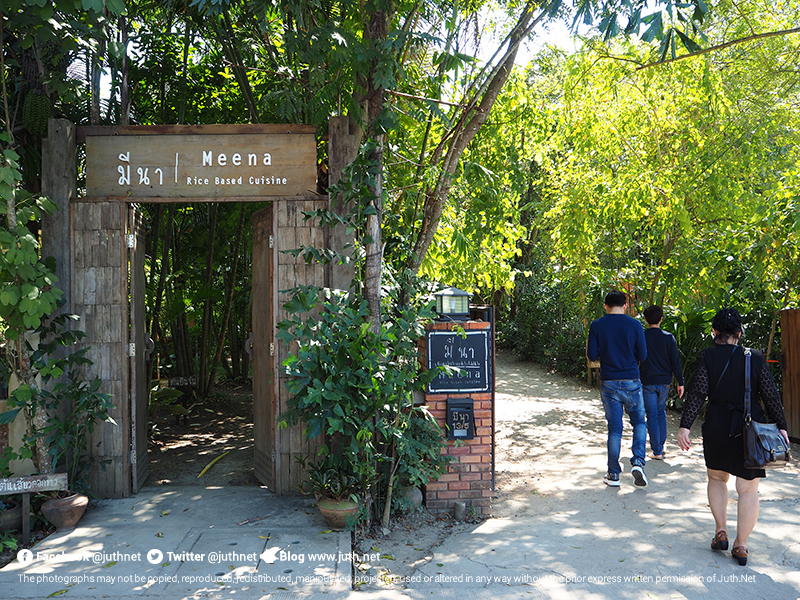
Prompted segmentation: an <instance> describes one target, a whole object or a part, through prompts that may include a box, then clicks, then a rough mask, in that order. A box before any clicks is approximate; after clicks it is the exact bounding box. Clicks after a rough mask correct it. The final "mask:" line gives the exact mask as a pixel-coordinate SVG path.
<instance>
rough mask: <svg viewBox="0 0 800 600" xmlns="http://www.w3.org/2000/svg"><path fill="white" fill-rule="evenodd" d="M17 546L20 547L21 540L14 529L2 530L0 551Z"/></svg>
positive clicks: (0, 533)
mask: <svg viewBox="0 0 800 600" xmlns="http://www.w3.org/2000/svg"><path fill="white" fill-rule="evenodd" d="M17 548H19V540H17V536H16V535H14V533H13V531H0V552H5V551H6V550H16V549H17Z"/></svg>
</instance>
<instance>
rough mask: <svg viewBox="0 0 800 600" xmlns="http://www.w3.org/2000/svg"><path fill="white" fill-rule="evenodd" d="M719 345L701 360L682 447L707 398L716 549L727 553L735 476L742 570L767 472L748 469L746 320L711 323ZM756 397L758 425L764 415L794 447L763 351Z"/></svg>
mask: <svg viewBox="0 0 800 600" xmlns="http://www.w3.org/2000/svg"><path fill="white" fill-rule="evenodd" d="M711 328H712V333H713V334H714V345H713V346H712V347H711V348H706V349H705V350H702V351H701V352H700V354H698V356H697V364H696V366H695V372H694V376H693V377H692V382H691V384H690V385H689V393H688V395H687V396H686V404H685V405H684V408H683V418H682V419H681V426H680V429H679V430H678V445H679V446H680V447H681V449H682V450H688V449H689V429H690V428H691V426H692V423H693V422H694V420H695V419H696V418H697V415H698V413H699V412H700V409H701V407H702V406H703V403H704V402H705V400H706V398H708V408H707V409H706V418H705V422H704V423H703V428H702V431H703V454H704V455H705V459H706V467H707V470H708V504H709V506H710V507H711V514H712V515H714V521H715V524H716V534H715V535H714V539H713V540H712V542H711V548H712V549H713V550H727V549H728V533H727V531H726V520H727V507H728V478H729V477H730V476H731V475H734V476H735V477H736V492H737V494H738V496H739V501H738V511H737V516H736V538H735V539H734V540H733V550H732V551H731V554H732V555H733V558H734V559H735V560H737V561H738V562H739V564H740V565H745V564H747V538H748V536H749V535H750V532H751V531H753V528H754V527H755V525H756V520H757V519H758V480H759V478H761V477H765V473H764V470H763V469H746V468H745V466H744V443H743V439H742V428H743V426H744V365H745V362H744V349H743V348H742V347H741V346H739V345H738V344H739V338H740V337H741V335H742V318H741V316H740V315H739V313H738V312H737V311H736V310H735V309H732V308H723V309H722V310H720V311H719V312H718V313H717V314H716V315H715V316H714V320H713V321H712V323H711ZM750 363H751V364H750V369H751V378H752V389H753V397H752V400H751V412H752V416H753V420H754V421H758V422H760V423H764V422H765V421H766V418H765V415H764V410H763V409H762V407H761V403H759V402H758V399H759V398H760V400H761V402H763V404H764V407H765V408H766V412H767V414H768V415H769V417H770V419H772V421H773V422H775V423H777V424H778V427H779V428H780V430H781V434H782V435H783V437H784V438H785V439H786V443H787V444H789V435H788V434H787V432H786V417H785V416H784V414H783V403H782V402H781V398H780V394H779V393H778V390H777V389H776V388H775V382H774V381H773V379H772V374H771V373H770V371H769V367H768V366H767V361H766V359H765V358H764V355H763V354H762V353H761V352H758V351H756V350H753V351H752V358H751V361H750Z"/></svg>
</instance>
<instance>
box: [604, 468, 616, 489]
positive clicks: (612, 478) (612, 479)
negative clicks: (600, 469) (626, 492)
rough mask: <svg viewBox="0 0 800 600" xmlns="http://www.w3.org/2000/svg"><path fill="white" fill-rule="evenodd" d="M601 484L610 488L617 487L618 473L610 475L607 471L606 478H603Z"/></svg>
mask: <svg viewBox="0 0 800 600" xmlns="http://www.w3.org/2000/svg"><path fill="white" fill-rule="evenodd" d="M603 483H605V484H606V485H610V486H611V487H619V473H612V472H611V471H609V472H608V473H606V476H605V477H603Z"/></svg>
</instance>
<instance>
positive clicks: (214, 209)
mask: <svg viewBox="0 0 800 600" xmlns="http://www.w3.org/2000/svg"><path fill="white" fill-rule="evenodd" d="M218 212H219V204H218V203H216V202H214V203H213V204H212V205H211V215H210V218H209V224H208V230H209V231H208V257H207V259H206V282H205V283H206V290H207V293H210V291H211V288H212V283H213V277H214V247H215V245H216V239H217V213H218ZM212 317H213V315H212V306H211V298H206V299H205V301H204V302H203V328H202V333H201V335H200V374H199V380H198V384H199V385H200V390H201V392H202V393H203V394H205V385H206V381H208V346H209V344H210V342H211V319H212ZM212 371H213V369H212Z"/></svg>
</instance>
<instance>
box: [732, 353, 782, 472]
mask: <svg viewBox="0 0 800 600" xmlns="http://www.w3.org/2000/svg"><path fill="white" fill-rule="evenodd" d="M743 434H744V435H743V438H744V466H745V467H746V468H748V469H779V468H781V467H785V466H786V463H788V462H789V458H790V457H789V448H788V447H787V445H786V440H785V439H783V436H782V435H781V432H780V431H779V430H778V426H777V425H776V424H775V423H759V422H758V421H753V419H752V416H751V415H750V348H745V349H744V430H743Z"/></svg>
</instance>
